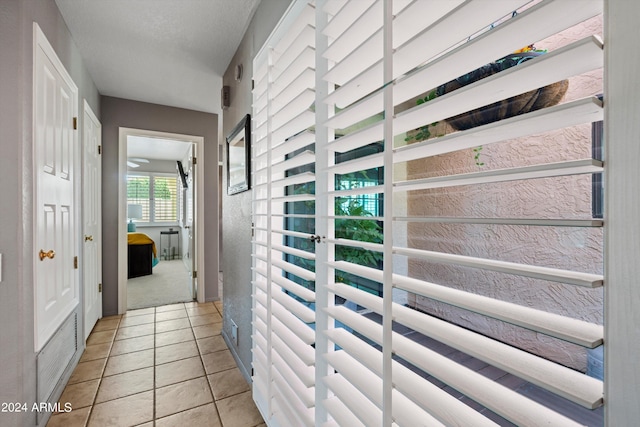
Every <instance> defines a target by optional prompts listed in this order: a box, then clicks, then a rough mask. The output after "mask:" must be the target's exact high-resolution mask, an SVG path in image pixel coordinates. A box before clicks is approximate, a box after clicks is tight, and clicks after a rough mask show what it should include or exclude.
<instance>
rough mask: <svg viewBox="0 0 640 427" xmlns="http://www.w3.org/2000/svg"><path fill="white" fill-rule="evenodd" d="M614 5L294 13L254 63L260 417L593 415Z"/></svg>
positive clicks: (378, 4)
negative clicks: (607, 30) (602, 148)
mask: <svg viewBox="0 0 640 427" xmlns="http://www.w3.org/2000/svg"><path fill="white" fill-rule="evenodd" d="M602 8H603V5H602V1H601V0H585V1H579V2H578V1H526V0H507V1H505V0H499V1H498V0H496V1H492V0H485V1H480V0H471V1H441V2H440V1H434V2H426V1H408V0H407V1H404V0H396V1H391V0H384V1H383V0H367V1H344V0H326V1H321V0H316V1H314V2H309V3H307V2H305V1H298V2H294V3H293V5H292V6H291V8H290V10H289V12H288V13H287V15H286V16H285V18H283V20H282V22H281V23H280V25H279V26H278V28H277V29H276V30H275V32H274V33H273V34H272V36H271V38H270V39H269V40H268V41H267V43H266V44H265V46H264V47H263V49H262V50H261V51H260V52H259V54H258V55H257V56H256V58H255V61H254V70H255V71H254V80H255V81H256V82H257V84H256V87H255V89H254V93H253V96H254V104H253V108H254V135H255V139H254V140H255V141H257V142H256V144H254V147H253V157H254V162H253V167H254V171H253V172H254V173H253V179H254V184H255V186H254V219H255V224H256V233H255V239H254V242H253V245H254V262H253V266H254V295H253V300H254V344H253V345H254V350H253V351H254V382H255V384H256V387H254V399H255V400H256V403H257V404H258V407H259V408H260V410H261V411H262V413H263V416H265V419H266V420H267V423H268V424H270V425H283V426H284V425H296V426H297V425H349V426H351V425H365V426H373V425H405V426H415V425H430V426H431V425H460V426H466V425H474V426H475V425H511V424H515V425H558V426H569V425H582V423H583V422H584V420H585V419H587V420H595V421H594V422H595V423H597V422H598V421H597V420H598V419H601V417H602V410H601V408H600V407H601V406H602V405H603V381H602V379H601V378H596V376H597V375H595V376H594V375H593V374H591V373H590V375H587V374H586V373H585V372H584V371H585V370H586V367H587V366H586V365H587V359H588V357H589V354H590V351H591V349H594V348H596V347H598V346H601V345H603V327H602V318H603V313H602V306H603V305H602V304H603V292H602V288H603V286H605V285H606V284H605V281H604V276H603V266H602V259H603V231H604V230H603V225H604V221H603V219H601V218H593V217H592V209H591V204H592V203H591V202H592V200H591V198H592V195H591V187H592V183H591V176H592V174H597V173H601V172H602V171H603V170H604V167H605V164H604V162H603V161H602V159H600V158H592V141H591V126H592V123H594V122H598V121H601V120H603V117H604V114H603V102H602V100H601V99H599V98H598V97H597V96H596V95H598V94H600V93H601V92H602V68H603V57H604V56H603V50H604V43H603V41H602V38H601V19H600V15H601V13H602ZM373 146H379V147H381V149H382V150H383V151H379V150H378V151H375V150H373V151H372V150H371V149H370V148H371V147H373ZM374 175H375V178H374ZM530 390H537V391H536V392H535V393H533V392H530ZM536 393H537V394H536ZM540 396H546V398H545V399H541V398H540ZM545 402H546V403H545ZM548 402H553V404H549V403H548ZM571 405H574V406H571ZM567 408H580V409H571V410H568V409H567ZM598 408H600V409H598ZM576 414H579V415H576ZM598 417H600V418H598Z"/></svg>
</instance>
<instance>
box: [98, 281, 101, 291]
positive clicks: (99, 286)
mask: <svg viewBox="0 0 640 427" xmlns="http://www.w3.org/2000/svg"><path fill="white" fill-rule="evenodd" d="M98 292H102V283H98Z"/></svg>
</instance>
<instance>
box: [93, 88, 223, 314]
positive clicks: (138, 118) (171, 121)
mask: <svg viewBox="0 0 640 427" xmlns="http://www.w3.org/2000/svg"><path fill="white" fill-rule="evenodd" d="M101 109H102V236H103V245H102V254H103V257H102V283H103V286H102V314H103V315H104V316H109V315H112V314H117V313H118V158H119V141H118V138H119V128H120V127H125V128H134V129H144V130H152V131H158V132H170V133H180V134H186V135H194V136H202V137H204V163H205V171H204V181H205V182H204V183H203V185H204V188H205V196H204V201H203V202H204V212H205V218H204V225H203V226H204V235H205V243H204V250H205V254H207V255H206V272H205V275H206V278H205V280H206V283H205V284H204V287H205V297H206V299H207V300H208V301H214V300H217V299H218V274H217V272H218V257H217V255H216V254H217V253H218V208H217V206H218V190H217V189H218V115H217V114H211V113H203V112H200V111H193V110H185V109H182V108H175V107H167V106H164V105H157V104H148V103H145V102H138V101H131V100H127V99H120V98H112V97H108V96H104V97H102V103H101ZM200 155H201V156H202V154H200ZM199 285H200V286H202V283H199Z"/></svg>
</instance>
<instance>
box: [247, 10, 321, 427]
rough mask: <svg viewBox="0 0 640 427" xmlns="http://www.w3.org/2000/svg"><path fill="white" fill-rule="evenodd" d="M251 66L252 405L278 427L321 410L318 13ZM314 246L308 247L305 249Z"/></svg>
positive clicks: (299, 16) (293, 25) (293, 26)
mask: <svg viewBox="0 0 640 427" xmlns="http://www.w3.org/2000/svg"><path fill="white" fill-rule="evenodd" d="M271 43H272V44H269V45H268V46H265V48H264V49H263V50H262V54H261V55H259V56H258V57H257V58H256V60H255V61H254V70H255V72H254V77H253V79H254V81H255V83H256V84H255V88H254V91H253V97H254V105H253V135H254V137H253V144H252V153H253V159H252V168H253V171H252V176H253V195H254V197H253V203H254V207H253V208H254V224H255V233H254V235H255V237H254V241H253V245H254V257H253V265H254V268H253V271H254V274H253V286H254V287H253V289H254V294H253V302H254V303H253V319H254V320H253V326H254V327H253V331H254V332H253V338H254V339H253V343H254V344H253V356H254V357H253V378H254V384H255V387H254V398H255V400H256V402H257V403H258V406H259V407H260V409H261V411H262V412H263V413H265V414H267V413H268V414H271V416H272V418H273V419H274V420H277V422H278V423H279V424H280V425H295V426H303V425H313V424H314V408H315V406H316V405H315V374H314V365H315V354H314V344H315V331H314V329H313V326H314V322H315V312H314V309H313V307H314V304H315V300H316V298H315V281H316V280H315V279H316V276H315V272H314V269H313V262H314V261H315V253H314V252H315V245H314V244H313V243H312V240H311V239H310V237H311V236H312V235H314V234H315V229H314V222H315V211H314V210H313V202H314V199H315V196H314V194H313V188H314V186H313V183H314V181H315V174H314V173H313V169H312V168H311V166H313V165H314V164H315V159H316V157H315V153H314V149H313V148H312V147H313V143H314V142H315V135H314V133H313V132H309V131H307V130H308V129H309V128H311V127H313V124H314V122H315V113H314V111H313V109H312V105H313V103H314V101H315V91H314V88H315V55H316V54H315V49H314V46H315V13H314V9H313V7H312V6H310V5H306V4H300V5H298V6H297V7H296V6H294V7H293V9H292V11H291V15H290V21H288V25H287V26H286V28H283V33H282V34H281V35H280V36H279V37H272V38H271ZM307 242H308V243H307Z"/></svg>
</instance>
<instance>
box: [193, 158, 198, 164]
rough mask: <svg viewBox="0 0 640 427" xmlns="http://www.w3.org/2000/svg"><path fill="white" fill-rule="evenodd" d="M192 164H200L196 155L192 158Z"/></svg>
mask: <svg viewBox="0 0 640 427" xmlns="http://www.w3.org/2000/svg"><path fill="white" fill-rule="evenodd" d="M191 164H192V165H197V164H198V160H197V159H196V158H195V157H194V158H193V160H191Z"/></svg>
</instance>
